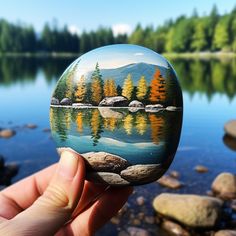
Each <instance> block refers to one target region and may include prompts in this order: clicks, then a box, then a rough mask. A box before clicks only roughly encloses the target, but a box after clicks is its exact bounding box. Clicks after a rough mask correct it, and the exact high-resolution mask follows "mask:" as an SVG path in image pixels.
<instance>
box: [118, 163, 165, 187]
mask: <svg viewBox="0 0 236 236" xmlns="http://www.w3.org/2000/svg"><path fill="white" fill-rule="evenodd" d="M162 173H163V169H162V168H161V166H160V165H159V164H148V165H133V166H129V167H128V168H126V169H125V170H122V171H121V173H120V175H121V177H122V178H124V179H126V180H127V181H129V182H130V183H137V184H144V183H148V182H152V181H155V180H156V179H158V178H159V176H160V175H161V174H162Z"/></svg>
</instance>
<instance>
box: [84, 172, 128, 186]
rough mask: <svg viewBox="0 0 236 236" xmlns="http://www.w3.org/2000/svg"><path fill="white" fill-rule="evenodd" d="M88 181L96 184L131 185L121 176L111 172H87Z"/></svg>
mask: <svg viewBox="0 0 236 236" xmlns="http://www.w3.org/2000/svg"><path fill="white" fill-rule="evenodd" d="M86 177H87V180H90V181H92V182H95V183H103V184H110V185H120V186H122V185H124V186H125V185H130V183H129V182H128V181H127V180H125V179H123V178H122V177H121V176H120V175H118V174H115V173H110V172H93V171H90V172H87V174H86Z"/></svg>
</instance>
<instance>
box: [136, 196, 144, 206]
mask: <svg viewBox="0 0 236 236" xmlns="http://www.w3.org/2000/svg"><path fill="white" fill-rule="evenodd" d="M136 202H137V204H138V205H139V206H143V205H144V203H145V198H144V197H143V196H140V197H137V198H136Z"/></svg>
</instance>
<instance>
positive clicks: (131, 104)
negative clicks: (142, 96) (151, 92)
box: [129, 100, 144, 108]
mask: <svg viewBox="0 0 236 236" xmlns="http://www.w3.org/2000/svg"><path fill="white" fill-rule="evenodd" d="M129 107H141V108H142V107H144V105H143V103H142V102H140V101H138V100H133V101H132V102H130V104H129Z"/></svg>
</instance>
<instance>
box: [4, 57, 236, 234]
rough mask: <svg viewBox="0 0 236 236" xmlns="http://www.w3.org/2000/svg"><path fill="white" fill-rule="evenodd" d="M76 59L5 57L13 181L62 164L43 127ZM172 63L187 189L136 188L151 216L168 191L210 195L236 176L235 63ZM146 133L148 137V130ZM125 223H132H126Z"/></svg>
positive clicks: (180, 163) (175, 166) (7, 145)
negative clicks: (229, 141) (230, 132)
mask: <svg viewBox="0 0 236 236" xmlns="http://www.w3.org/2000/svg"><path fill="white" fill-rule="evenodd" d="M73 60H74V58H64V59H63V58H57V59H56V58H34V59H32V58H1V59H0V112H1V115H0V127H2V128H6V127H10V128H13V129H15V130H16V132H17V133H16V135H15V136H14V137H12V138H10V139H7V140H6V139H0V154H1V155H3V156H4V157H5V158H6V160H7V162H16V163H18V164H19V165H20V170H19V174H18V175H17V176H16V177H15V178H14V179H13V181H14V182H15V181H17V180H19V179H21V178H23V177H25V176H27V175H29V174H31V173H33V172H35V171H37V170H39V169H41V168H43V167H45V166H48V165H49V164H51V163H53V162H55V161H57V160H58V156H57V153H56V145H55V144H54V141H53V140H52V138H51V135H50V133H48V132H44V131H43V129H44V128H49V126H50V124H49V105H50V97H51V93H52V91H53V88H54V87H55V84H56V81H57V80H58V78H59V76H60V74H61V73H62V72H63V71H64V70H65V68H66V67H67V66H68V65H69V64H70V63H71V62H72V61H73ZM170 62H171V63H172V65H173V66H174V68H175V70H176V72H177V74H178V77H179V80H180V84H181V86H182V90H183V100H184V117H183V128H182V134H181V139H180V144H179V147H178V150H177V154H176V156H175V159H174V161H173V163H172V165H171V167H170V170H177V171H179V172H180V175H181V177H180V180H181V181H183V182H184V183H185V186H184V187H183V188H182V189H180V190H175V191H174V190H167V189H165V188H162V187H160V186H159V185H158V184H157V183H152V184H149V185H144V186H141V187H137V188H136V192H135V194H134V195H133V196H132V197H131V199H130V200H129V202H130V204H131V205H132V206H134V207H133V209H134V212H138V211H139V210H140V209H139V208H138V206H137V205H135V204H136V203H135V199H136V197H137V196H139V195H140V194H141V195H145V198H146V199H147V204H146V208H145V209H144V210H143V211H146V213H147V214H149V215H150V214H153V211H152V208H151V202H152V199H153V197H154V196H155V195H157V194H158V193H160V192H164V191H169V192H182V193H183V192H187V193H200V194H205V193H206V191H207V190H208V189H210V185H211V182H212V180H213V179H214V177H215V176H216V175H217V174H218V173H220V172H222V171H230V172H234V173H235V167H236V152H235V151H233V150H231V149H230V148H228V147H227V145H225V143H224V142H223V136H224V130H223V126H224V124H225V122H227V121H228V120H231V119H236V61H235V60H232V59H229V60H170ZM28 123H34V124H37V125H38V127H37V128H36V129H28V128H26V127H25V124H28ZM110 126H111V124H110ZM147 127H148V126H147ZM106 132H109V130H107V131H106ZM121 132H126V131H125V130H122V131H121ZM135 132H138V130H136V131H135ZM141 132H142V131H141ZM146 132H147V134H148V133H149V131H148V130H147V131H146ZM95 141H96V140H95ZM197 164H202V165H205V166H207V167H208V168H209V172H208V173H206V174H198V173H196V172H195V171H194V170H193V169H194V167H195V166H196V165H197ZM125 224H127V222H123V223H122V224H121V225H125ZM144 227H145V226H144ZM147 227H148V226H147ZM115 230H116V229H115V227H114V226H112V225H111V224H108V225H106V226H105V227H104V228H103V229H102V230H101V231H100V233H99V234H101V235H104V234H103V233H104V232H106V235H109V234H111V235H112V233H114V232H115Z"/></svg>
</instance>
